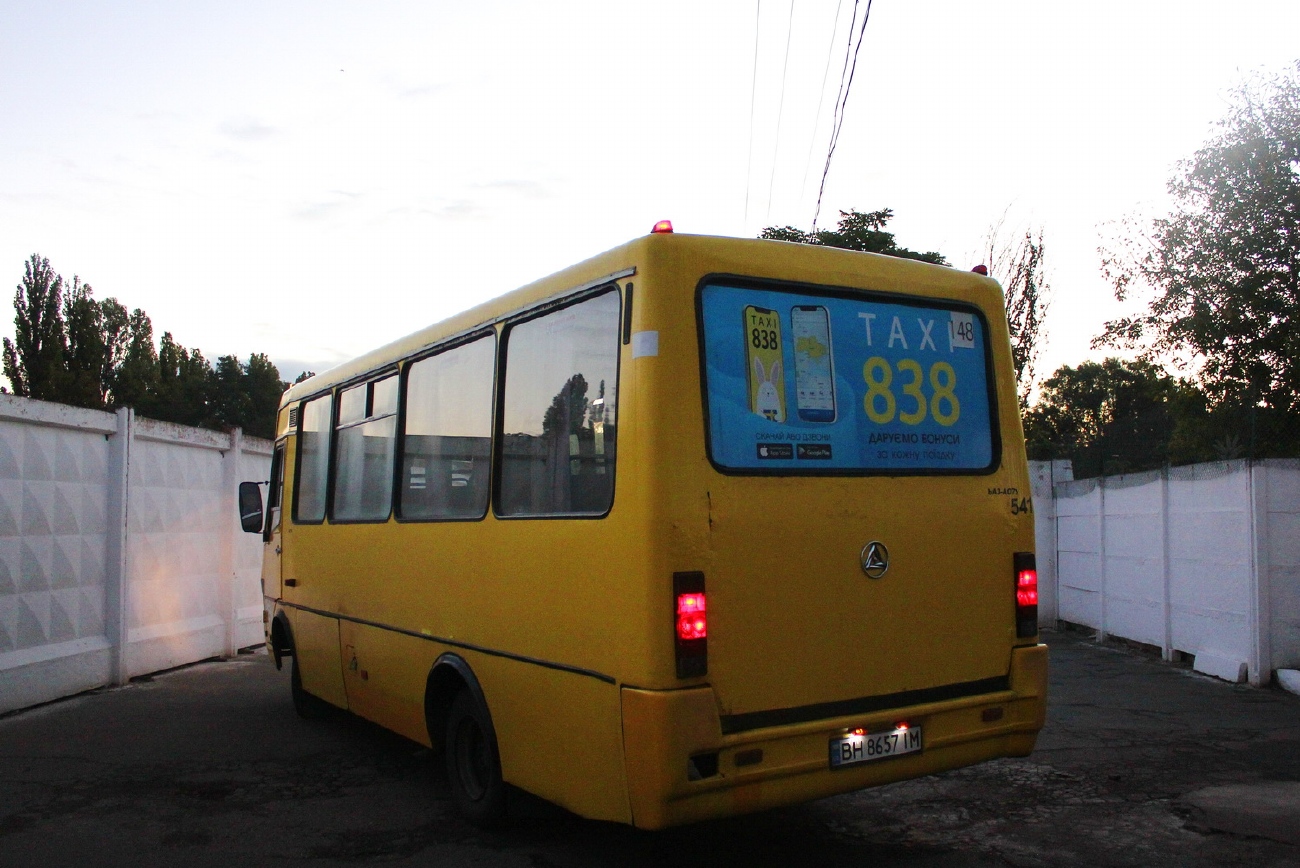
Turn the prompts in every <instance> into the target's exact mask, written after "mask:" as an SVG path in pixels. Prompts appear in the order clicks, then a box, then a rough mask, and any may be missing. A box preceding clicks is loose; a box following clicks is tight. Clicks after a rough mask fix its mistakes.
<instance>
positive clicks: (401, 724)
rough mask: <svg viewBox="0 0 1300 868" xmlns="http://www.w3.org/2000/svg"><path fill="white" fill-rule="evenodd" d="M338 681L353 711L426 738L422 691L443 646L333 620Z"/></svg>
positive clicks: (414, 737)
mask: <svg viewBox="0 0 1300 868" xmlns="http://www.w3.org/2000/svg"><path fill="white" fill-rule="evenodd" d="M339 644H340V645H341V647H342V654H343V657H342V661H343V683H344V686H345V687H346V688H347V696H348V708H349V710H350V711H352V712H353V713H354V714H357V715H360V716H361V717H364V718H366V719H367V720H372V721H374V722H375V723H378V724H379V725H381V726H384V727H386V728H388V729H391V730H393V731H394V732H397V733H400V734H402V735H404V736H406V737H407V738H409V739H411V740H412V741H416V742H419V743H420V744H425V745H427V744H429V728H428V725H427V724H426V723H425V719H424V691H425V686H426V684H427V681H428V676H429V671H430V670H431V669H432V668H433V664H434V661H435V660H437V658H438V655H439V654H441V653H442V652H443V651H445V650H447V649H446V648H445V647H444V646H442V645H438V644H436V643H434V642H430V641H428V640H427V639H417V638H415V637H414V636H406V635H403V634H401V633H397V632H395V631H393V630H384V629H381V628H379V627H372V626H369V625H366V624H358V623H356V622H353V621H343V622H341V623H340V624H339Z"/></svg>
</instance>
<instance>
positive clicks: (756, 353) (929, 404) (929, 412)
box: [701, 284, 994, 473]
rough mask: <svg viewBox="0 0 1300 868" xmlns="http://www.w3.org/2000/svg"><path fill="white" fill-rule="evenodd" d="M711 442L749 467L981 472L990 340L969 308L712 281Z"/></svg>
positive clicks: (722, 459)
mask: <svg viewBox="0 0 1300 868" xmlns="http://www.w3.org/2000/svg"><path fill="white" fill-rule="evenodd" d="M701 306H702V312H703V326H704V348H705V377H706V383H705V388H706V390H707V397H708V406H709V440H710V442H709V447H710V454H711V455H712V457H713V461H714V462H715V463H716V464H718V465H720V466H722V467H726V468H730V469H735V470H766V471H777V472H796V473H797V472H800V471H834V470H847V471H866V472H891V471H904V472H921V471H939V472H945V471H947V472H980V471H984V470H988V469H991V466H992V465H993V463H994V455H993V437H992V426H991V420H990V417H989V406H990V401H989V371H988V369H987V349H986V343H987V339H988V337H987V334H986V328H985V323H984V321H983V319H982V318H981V317H980V315H979V314H977V313H976V312H975V311H974V310H973V309H971V308H969V307H964V306H958V305H955V304H954V305H953V306H951V307H949V306H944V305H943V304H942V303H935V302H926V303H911V302H903V301H900V300H898V299H896V298H893V297H891V298H888V299H886V298H883V297H881V298H873V297H870V296H862V297H844V296H836V295H813V294H805V293H799V292H788V291H784V290H769V289H756V288H752V287H743V286H731V285H726V284H710V285H707V286H705V287H703V289H702V290H701Z"/></svg>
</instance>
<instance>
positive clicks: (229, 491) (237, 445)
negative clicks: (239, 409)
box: [217, 428, 244, 657]
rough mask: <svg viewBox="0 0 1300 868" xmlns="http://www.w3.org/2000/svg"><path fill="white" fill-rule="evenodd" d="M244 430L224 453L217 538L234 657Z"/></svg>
mask: <svg viewBox="0 0 1300 868" xmlns="http://www.w3.org/2000/svg"><path fill="white" fill-rule="evenodd" d="M243 435H244V432H243V429H241V428H232V429H231V430H230V431H229V432H228V436H229V437H230V448H229V449H226V450H225V451H223V452H222V453H221V496H220V497H219V498H217V502H218V503H219V504H220V509H221V518H220V519H219V521H218V522H217V526H218V527H220V528H223V531H222V532H221V533H220V534H219V535H218V539H217V582H218V584H217V605H218V606H220V608H221V620H222V621H223V622H224V623H225V628H226V631H225V641H224V647H225V651H224V653H225V655H226V656H227V657H232V656H234V655H235V654H236V653H238V651H239V648H238V643H237V642H236V641H235V634H236V632H237V628H238V626H239V614H238V613H237V612H236V611H235V541H236V540H237V539H238V534H239V532H240V527H239V501H238V496H237V492H238V489H239V459H240V456H241V455H242V454H243V451H244V436H243Z"/></svg>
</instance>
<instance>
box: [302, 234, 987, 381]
mask: <svg viewBox="0 0 1300 868" xmlns="http://www.w3.org/2000/svg"><path fill="white" fill-rule="evenodd" d="M652 250H653V251H655V252H658V253H666V252H668V251H669V250H672V251H674V252H675V253H678V254H687V253H689V254H692V255H694V256H698V257H700V258H702V259H714V260H716V261H717V263H718V265H719V267H710V269H709V270H710V271H716V272H727V271H730V272H732V273H737V274H742V273H746V274H748V273H752V274H753V275H754V276H762V277H768V278H777V279H781V278H785V279H792V280H803V281H807V280H809V271H810V269H817V271H818V272H820V273H822V274H824V279H821V280H819V281H818V282H822V283H828V284H836V283H841V282H842V283H843V284H844V285H851V282H850V279H851V278H852V277H857V278H858V279H859V280H860V279H861V275H862V274H863V273H864V272H871V273H873V274H875V275H877V276H878V277H880V278H882V279H883V280H884V282H886V283H894V282H899V283H914V282H915V281H917V280H919V279H924V280H926V282H927V283H929V284H931V285H934V286H935V288H936V289H940V288H943V289H948V288H955V287H956V286H957V285H964V286H965V288H966V291H967V292H969V291H970V290H971V288H972V287H973V286H975V285H984V286H988V285H994V286H996V284H995V283H994V281H992V280H991V279H990V278H987V277H981V276H979V275H977V274H973V273H971V272H966V271H959V270H957V269H953V268H949V267H947V266H942V265H931V264H929V263H925V262H918V261H915V260H910V259H901V258H899V257H894V256H885V255H882V254H876V253H862V252H859V251H852V250H844V249H841V248H835V247H820V246H816V245H811V244H800V243H795V242H789V241H769V240H762V239H754V238H730V237H724V236H715V235H681V234H675V233H674V234H667V233H654V234H651V235H645V236H642V237H640V238H636V239H633V240H632V241H629V242H628V243H626V244H623V245H620V246H618V247H615V248H612V249H610V250H607V251H605V252H604V253H600V254H597V255H596V256H593V257H591V258H590V259H586V260H584V261H582V262H579V263H578V264H576V265H572V266H569V267H568V268H565V269H563V270H561V271H557V272H555V273H554V274H551V275H548V276H547V277H543V278H541V279H540V280H536V281H533V282H532V283H529V284H527V285H525V286H522V287H520V288H519V289H516V290H512V291H510V292H507V293H505V294H503V295H499V296H497V297H496V298H493V299H490V300H488V301H486V302H483V303H482V304H479V305H476V306H474V307H472V308H469V309H468V310H464V311H461V312H460V313H457V314H454V315H452V316H450V317H448V318H447V319H445V320H442V321H440V322H436V323H433V324H431V325H428V326H425V327H424V328H421V329H419V330H418V331H415V332H412V333H411V334H409V335H407V336H405V337H402V338H399V339H397V340H395V341H393V342H391V343H388V344H385V345H384V346H381V347H378V348H377V349H374V350H371V351H370V352H368V353H365V354H363V355H360V356H358V357H356V358H355V359H352V360H350V361H347V362H344V363H343V364H341V365H338V366H336V367H334V368H331V369H330V370H328V371H325V372H323V373H320V374H317V375H316V376H314V377H311V378H310V379H307V380H304V381H303V382H301V383H297V384H295V385H293V386H291V387H290V388H289V389H288V390H287V391H286V392H285V393H284V395H283V397H281V399H280V406H281V407H283V406H285V405H287V404H290V403H292V402H294V401H297V400H300V399H302V398H304V397H307V396H309V395H314V394H317V393H320V392H322V391H324V390H326V389H329V388H332V387H333V386H335V385H338V384H340V383H346V382H349V381H351V380H354V379H358V378H361V377H364V376H365V375H366V374H368V373H370V372H372V371H378V370H380V369H382V368H385V367H388V366H390V365H393V364H396V363H397V362H398V361H400V360H401V359H404V358H406V357H408V356H411V355H415V354H417V353H419V352H421V351H422V350H424V349H426V348H430V347H433V346H436V345H438V344H440V343H443V342H445V341H447V340H449V339H452V338H455V337H456V336H458V335H462V334H470V333H472V332H475V331H477V330H479V329H482V328H485V327H487V326H489V325H490V324H492V323H495V322H497V321H499V320H501V319H503V318H504V317H506V316H509V315H512V314H515V313H518V312H519V311H521V310H527V309H528V308H530V307H534V306H537V305H541V304H544V303H546V302H547V301H549V300H551V299H552V298H556V297H559V296H563V295H568V294H569V293H571V292H574V291H575V290H578V289H581V288H582V287H584V286H597V285H600V284H602V283H607V282H609V281H612V280H617V279H620V278H624V277H630V276H632V275H633V274H635V273H636V271H635V268H636V266H638V265H644V260H645V259H646V257H647V254H648V253H649V252H650V251H652ZM868 263H870V264H869V265H868ZM791 265H794V266H797V267H795V268H793V269H791V268H790V266H791ZM879 288H880V289H888V288H889V287H888V286H881V287H879Z"/></svg>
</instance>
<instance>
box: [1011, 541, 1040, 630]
mask: <svg viewBox="0 0 1300 868" xmlns="http://www.w3.org/2000/svg"><path fill="white" fill-rule="evenodd" d="M1014 567H1015V574H1016V638H1017V639H1027V638H1029V637H1031V636H1035V635H1037V634H1038V565H1037V563H1036V562H1035V560H1034V553H1033V552H1016V553H1015V560H1014Z"/></svg>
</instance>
